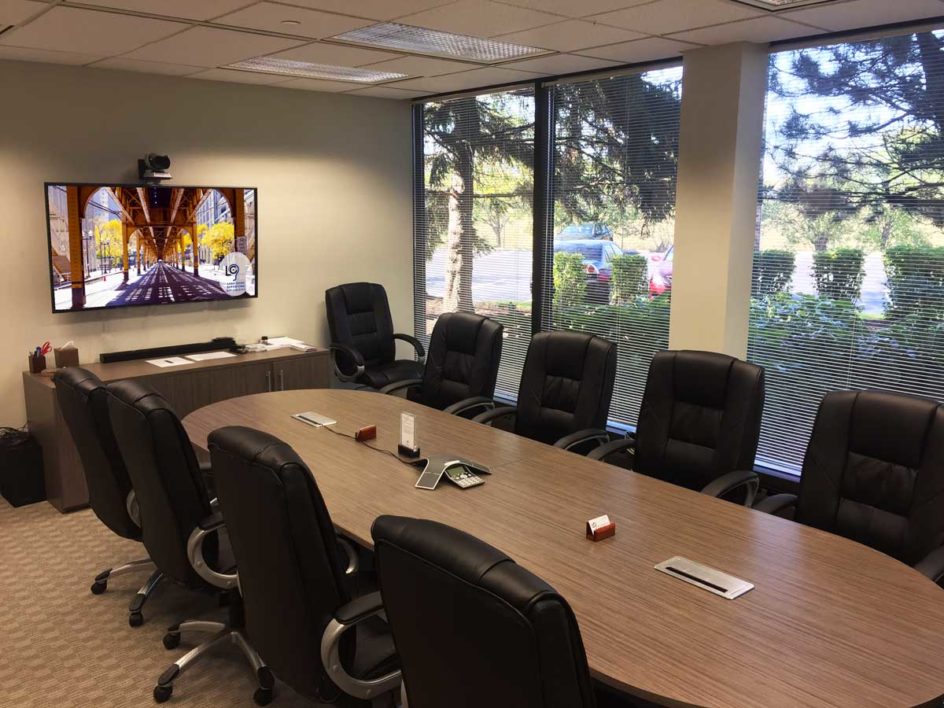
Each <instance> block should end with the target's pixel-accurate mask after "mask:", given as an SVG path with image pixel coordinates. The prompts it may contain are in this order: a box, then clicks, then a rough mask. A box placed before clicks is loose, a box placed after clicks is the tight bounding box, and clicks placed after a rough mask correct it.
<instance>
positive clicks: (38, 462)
mask: <svg viewBox="0 0 944 708" xmlns="http://www.w3.org/2000/svg"><path fill="white" fill-rule="evenodd" d="M0 494H2V495H3V498H4V499H6V500H7V501H8V502H10V504H12V505H13V506H23V505H24V504H34V503H35V502H38V501H43V500H44V499H45V498H46V484H45V482H44V480H43V450H42V448H41V447H40V446H39V443H38V442H36V438H34V437H33V436H32V435H30V434H29V433H28V432H26V431H25V430H17V429H16V428H0Z"/></svg>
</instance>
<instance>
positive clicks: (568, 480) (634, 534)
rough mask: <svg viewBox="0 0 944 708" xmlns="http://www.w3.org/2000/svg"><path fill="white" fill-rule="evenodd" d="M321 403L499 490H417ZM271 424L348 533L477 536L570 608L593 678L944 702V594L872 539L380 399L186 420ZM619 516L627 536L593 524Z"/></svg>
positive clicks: (840, 698)
mask: <svg viewBox="0 0 944 708" xmlns="http://www.w3.org/2000/svg"><path fill="white" fill-rule="evenodd" d="M310 410H311V411H316V412H319V413H322V414H324V415H329V416H331V417H332V418H335V419H337V420H338V424H337V426H335V427H336V428H337V429H338V430H340V431H344V432H347V433H353V431H354V430H356V429H357V428H360V427H361V426H364V425H370V424H375V425H377V428H378V433H379V434H378V438H377V440H375V441H373V444H375V445H377V446H378V447H382V448H385V449H387V450H394V449H396V444H397V441H398V437H399V416H400V413H401V412H403V411H408V412H411V413H413V414H414V415H415V416H416V429H417V438H416V439H417V443H418V444H419V445H420V446H421V447H422V452H423V454H430V453H444V454H455V455H460V456H466V457H468V458H470V459H472V460H474V461H477V462H481V463H483V464H485V465H488V466H489V467H490V468H491V470H492V475H491V476H488V477H486V478H485V479H486V483H485V484H484V485H482V486H479V487H474V488H472V489H467V490H461V489H459V488H458V487H456V486H454V485H452V484H450V483H448V482H446V481H443V482H441V483H440V486H439V487H438V488H437V489H436V490H435V491H433V492H427V491H422V490H418V489H415V488H414V487H413V484H414V483H415V481H416V479H417V476H418V473H417V471H416V470H415V469H414V468H412V467H410V466H407V465H404V464H402V463H400V462H398V461H397V460H396V459H394V458H392V457H390V456H388V455H384V454H382V453H379V452H376V451H374V450H370V449H368V448H367V447H366V446H364V445H362V444H360V443H357V442H355V441H353V440H351V439H348V438H345V437H341V436H339V435H334V434H332V433H331V432H329V431H327V430H322V429H317V428H312V427H310V426H308V425H305V424H304V423H301V422H298V421H296V420H294V419H292V418H291V415H292V414H293V413H299V412H303V411H310ZM224 425H245V426H249V427H254V428H257V429H260V430H264V431H267V432H269V433H271V434H273V435H276V436H278V437H279V438H281V439H282V440H284V441H285V442H287V443H289V444H290V445H291V446H292V447H294V448H295V450H296V451H297V452H298V454H299V455H300V456H301V457H302V458H303V459H304V460H305V461H306V463H307V464H308V465H309V466H310V467H311V469H312V472H313V473H314V475H315V478H316V479H317V481H318V485H319V487H320V489H321V492H322V494H323V495H324V498H325V501H326V503H327V505H328V509H329V510H330V512H331V516H332V519H333V520H334V523H335V525H336V526H337V527H338V528H340V529H341V530H342V531H344V532H345V533H346V534H349V535H350V536H352V537H353V538H355V539H356V540H358V541H359V542H360V543H363V544H364V545H365V546H368V547H369V546H370V545H371V538H370V526H371V523H372V522H373V520H374V519H375V518H376V517H377V516H378V515H380V514H398V515H403V516H413V517H421V518H427V519H434V520H436V521H440V522H443V523H446V524H450V525H452V526H455V527H457V528H460V529H463V530H464V531H467V532H469V533H471V534H473V535H475V536H477V537H479V538H481V539H482V540H484V541H486V542H487V543H490V544H492V545H494V546H496V547H498V548H500V549H501V550H502V551H504V552H505V553H507V554H508V555H509V556H511V557H512V558H513V559H514V560H515V561H517V562H518V563H519V564H520V565H522V566H524V567H526V568H528V569H529V570H531V571H532V572H534V573H536V574H538V575H539V576H541V577H542V578H544V579H545V580H546V581H547V582H549V583H550V584H551V585H553V586H554V587H555V588H556V589H557V590H558V591H559V592H561V593H562V594H563V595H564V596H565V597H566V598H567V600H568V601H569V602H570V604H571V605H572V607H573V609H574V612H575V613H576V615H577V619H578V621H579V623H580V630H581V633H582V635H583V640H584V644H585V646H586V651H587V657H588V660H589V663H590V668H591V671H592V673H593V675H594V676H595V677H596V678H598V679H600V680H602V681H605V682H606V683H608V684H610V685H613V686H616V687H619V688H621V689H623V690H627V691H630V692H632V693H634V694H636V695H639V696H642V697H646V698H649V699H650V700H655V701H657V702H660V703H665V704H670V705H678V704H681V705H705V706H786V705H790V706H794V705H810V706H827V705H828V706H840V705H844V706H857V707H861V706H898V705H902V706H903V705H922V704H927V703H931V702H934V701H936V700H937V699H939V698H940V697H941V696H942V694H944V591H942V590H941V588H939V587H937V586H936V585H935V584H934V583H932V582H931V581H929V580H928V579H926V578H925V577H923V576H921V575H920V574H919V573H917V572H916V571H914V570H912V569H911V568H909V567H907V566H905V565H903V564H901V563H899V562H898V561H896V560H894V559H892V558H890V557H888V556H886V555H883V554H881V553H879V552H877V551H874V550H872V549H870V548H868V547H866V546H863V545H860V544H858V543H855V542H852V541H849V540H847V539H844V538H841V537H838V536H833V535H831V534H827V533H824V532H821V531H818V530H816V529H812V528H808V527H805V526H801V525H800V524H795V523H793V522H791V521H787V520H785V519H781V518H778V517H774V516H770V515H768V514H764V513H761V512H757V511H753V510H750V509H745V508H743V507H740V506H737V505H735V504H732V503H729V502H724V501H720V500H717V499H712V498H709V497H706V496H704V495H701V494H697V493H695V492H690V491H688V490H685V489H681V488H678V487H674V486H672V485H669V484H665V483H663V482H660V481H657V480H654V479H650V478H647V477H644V476H642V475H638V474H635V473H632V472H628V471H626V470H624V469H621V468H618V467H614V466H610V465H607V464H605V463H601V462H595V461H593V460H588V459H586V458H583V457H580V456H578V455H575V454H573V453H569V452H565V451H563V450H558V449H556V448H553V447H550V446H547V445H543V444H541V443H536V442H533V441H531V440H526V439H524V438H520V437H517V436H515V435H512V434H510V433H506V432H504V431H501V430H497V429H494V428H490V427H487V426H483V425H479V424H477V423H472V422H471V421H468V420H464V419H461V418H456V417H452V416H448V415H446V414H444V413H441V412H439V411H435V410H431V409H428V408H425V407H423V406H420V405H418V404H414V403H411V402H409V401H406V400H404V399H402V398H397V397H393V396H383V395H380V394H376V393H367V392H358V391H341V390H330V389H324V390H309V391H284V392H277V393H267V394H260V395H255V396H246V397H244V398H238V399H230V400H227V401H222V402H220V403H215V404H213V405H211V406H207V407H206V408H203V409H200V410H198V411H195V412H194V413H192V414H190V415H189V416H187V418H186V419H185V420H184V426H185V427H186V429H187V432H188V434H189V435H190V438H191V440H192V441H193V443H194V444H195V445H196V446H197V447H198V448H203V449H205V448H206V439H207V435H208V434H209V433H210V432H211V431H212V430H214V429H216V428H219V427H222V426H224ZM600 514H609V516H610V518H611V519H613V520H614V521H615V522H616V535H615V536H614V537H613V538H610V539H607V540H605V541H601V542H599V543H592V542H590V541H588V540H586V538H585V536H584V532H585V524H586V521H587V520H588V519H590V518H592V517H595V516H598V515H600ZM675 555H680V556H685V557H687V558H690V559H692V560H696V561H698V562H701V563H705V564H707V565H710V566H713V567H715V568H718V569H720V570H723V571H725V572H727V573H730V574H732V575H736V576H738V577H740V578H743V579H745V580H748V581H750V582H752V583H754V584H755V586H756V587H755V589H754V590H751V591H750V592H748V593H747V594H746V595H743V596H741V597H740V598H738V599H736V600H726V599H724V598H721V597H718V596H716V595H713V594H711V593H709V592H706V591H705V590H702V589H700V588H697V587H694V586H692V585H689V584H687V583H684V582H682V581H680V580H677V579H675V578H672V577H670V576H668V575H665V574H663V573H660V572H657V571H656V570H654V569H653V566H654V565H655V564H656V563H659V562H661V561H664V560H667V559H668V558H670V557H672V556H675Z"/></svg>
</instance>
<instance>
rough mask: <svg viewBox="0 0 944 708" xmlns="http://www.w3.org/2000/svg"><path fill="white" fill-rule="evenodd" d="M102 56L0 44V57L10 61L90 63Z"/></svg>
mask: <svg viewBox="0 0 944 708" xmlns="http://www.w3.org/2000/svg"><path fill="white" fill-rule="evenodd" d="M101 58H102V57H101V56H100V55H99V56H96V55H94V54H77V53H75V52H56V51H53V50H50V49H34V48H32V47H6V46H0V59H10V60H12V61H38V62H42V63H44V64H90V63H91V62H93V61H95V60H96V59H101Z"/></svg>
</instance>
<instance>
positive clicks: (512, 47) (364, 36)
mask: <svg viewBox="0 0 944 708" xmlns="http://www.w3.org/2000/svg"><path fill="white" fill-rule="evenodd" d="M331 39H336V40H339V41H342V42H350V43H352V44H363V45H366V46H368V47H383V48H385V49H399V50H401V51H405V52H415V53H417V54H435V55H436V56H445V57H452V58H454V59H467V60H469V61H479V62H494V61H505V60H508V59H520V58H521V57H528V56H532V55H534V54H545V53H546V50H544V49H538V48H537V47H525V46H523V45H520V44H511V43H509V42H497V41H495V40H493V39H482V38H481V37H469V36H468V35H464V34H452V33H451V32H439V31H437V30H431V29H426V28H425V27H412V26H411V25H401V24H397V23H396V22H382V23H380V24H376V25H370V26H369V27H362V28H360V29H355V30H351V31H350V32H345V33H343V34H339V35H336V36H334V37H332V38H331Z"/></svg>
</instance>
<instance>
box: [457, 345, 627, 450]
mask: <svg viewBox="0 0 944 708" xmlns="http://www.w3.org/2000/svg"><path fill="white" fill-rule="evenodd" d="M615 378H616V345H614V344H613V343H612V342H608V341H607V340H605V339H602V338H601V337H596V336H594V335H591V334H582V333H580V332H541V333H540V334H536V335H534V337H533V338H532V339H531V344H530V345H529V346H528V355H527V357H526V358H525V362H524V370H523V371H522V372H521V385H520V386H519V388H518V405H517V406H516V407H511V406H502V407H499V408H495V409H493V410H490V411H486V412H484V413H481V414H479V415H478V416H476V417H475V418H474V420H475V421H477V422H479V423H489V424H491V423H493V422H494V421H496V420H498V419H500V418H503V417H507V416H514V428H513V429H514V432H515V433H517V434H518V435H523V436H525V437H528V438H531V439H533V440H538V441H540V442H545V443H549V444H553V445H556V446H557V447H563V448H566V449H570V450H581V451H585V450H586V449H587V447H588V446H589V445H593V444H598V443H600V442H606V441H608V440H609V439H610V436H609V435H608V434H607V433H606V431H605V430H604V429H605V428H606V419H607V415H608V413H609V410H610V399H612V397H613V382H614V380H615Z"/></svg>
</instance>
